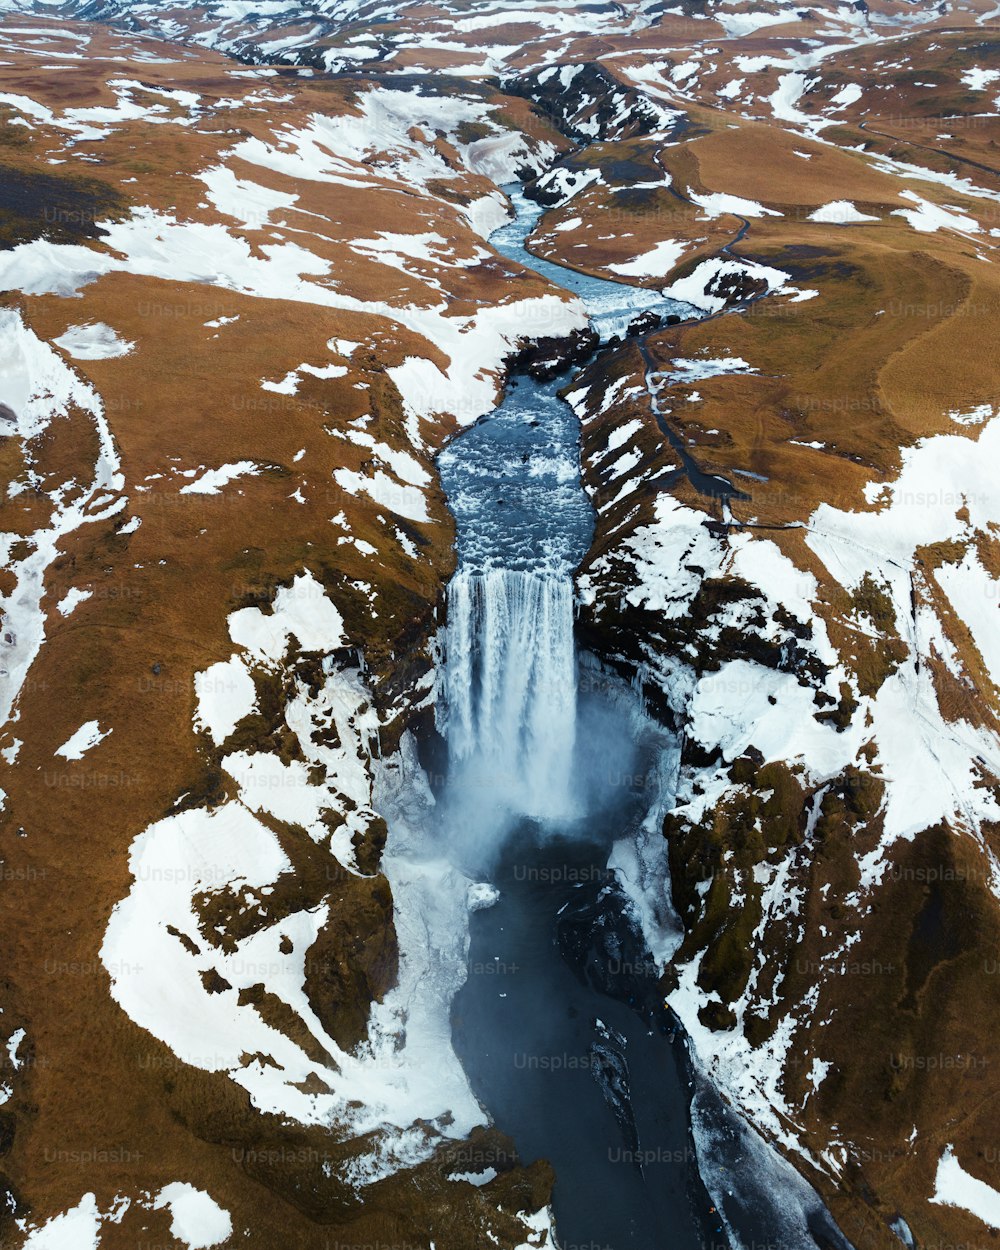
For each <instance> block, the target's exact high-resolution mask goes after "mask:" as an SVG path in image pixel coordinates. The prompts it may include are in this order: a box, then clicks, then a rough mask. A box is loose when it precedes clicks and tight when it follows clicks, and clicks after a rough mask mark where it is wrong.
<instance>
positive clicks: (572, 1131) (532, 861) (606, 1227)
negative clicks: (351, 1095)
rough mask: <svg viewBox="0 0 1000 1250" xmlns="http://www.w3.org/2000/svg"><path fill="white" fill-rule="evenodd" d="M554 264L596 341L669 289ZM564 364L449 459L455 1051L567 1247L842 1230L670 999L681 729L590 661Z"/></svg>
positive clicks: (515, 392)
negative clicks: (468, 912) (460, 969)
mask: <svg viewBox="0 0 1000 1250" xmlns="http://www.w3.org/2000/svg"><path fill="white" fill-rule="evenodd" d="M514 201H515V204H516V206H517V209H518V216H517V219H516V220H515V222H514V223H512V224H511V225H510V226H508V227H506V228H505V229H504V230H502V231H501V232H499V233H498V235H497V236H494V238H493V242H494V245H495V246H497V247H498V250H500V251H502V252H503V253H504V254H506V255H508V256H511V257H514V258H516V259H517V260H518V261H520V262H521V263H522V264H528V265H530V266H532V267H537V268H541V265H539V263H538V262H537V261H535V260H534V258H533V257H530V256H528V255H527V253H526V252H525V251H524V247H523V240H524V238H525V237H526V235H527V233H528V232H529V231H530V229H531V227H532V225H533V224H534V219H535V218H536V216H537V210H535V209H533V208H532V207H531V206H530V205H528V204H527V203H526V202H525V201H524V200H523V198H521V197H518V196H516V195H515V197H514ZM544 271H545V275H546V276H547V277H549V278H550V279H553V280H554V279H555V277H556V275H557V274H558V275H559V276H560V277H561V276H563V274H562V273H560V271H559V270H558V267H556V266H552V265H545V266H544ZM563 272H564V273H565V275H566V276H567V277H568V279H569V280H568V281H566V282H565V285H566V286H568V287H569V288H570V289H572V290H574V291H575V292H576V293H577V294H578V295H580V296H581V297H582V298H583V299H584V300H585V301H586V302H587V303H588V306H589V307H591V308H592V310H593V311H595V313H596V316H595V317H594V323H595V327H596V329H597V331H598V333H599V334H600V336H601V337H602V338H604V339H607V338H608V337H610V335H611V333H612V332H614V333H615V334H618V335H621V334H622V333H623V332H625V331H626V330H627V325H628V321H629V320H630V319H631V316H632V315H633V313H634V312H635V305H634V304H633V306H632V307H631V308H630V307H629V304H630V303H631V301H632V300H633V299H634V298H635V297H636V296H637V297H638V302H640V303H641V305H642V306H644V307H646V308H648V307H650V306H651V305H652V304H653V303H654V301H655V299H656V298H658V297H656V293H655V292H636V293H634V294H633V292H632V291H630V289H629V288H627V287H623V286H618V284H613V283H608V282H602V281H600V280H598V279H592V278H587V277H586V276H585V275H581V274H580V273H578V272H571V271H563ZM661 311H671V312H672V311H673V309H672V308H671V307H670V306H669V304H665V305H664V304H663V303H662V301H661ZM564 382H565V379H564V378H558V379H557V380H555V381H550V382H547V383H545V382H536V381H533V380H530V379H528V378H525V377H516V376H515V377H513V378H512V379H511V380H510V382H509V386H508V389H507V393H506V396H505V400H504V403H503V404H502V405H501V407H500V408H498V409H497V410H496V412H495V413H493V414H491V415H490V416H489V417H487V418H484V419H483V420H482V421H481V422H479V423H478V424H477V426H475V427H473V429H472V430H470V431H468V432H467V433H466V434H464V435H462V436H460V437H459V438H458V439H456V440H455V441H454V442H453V443H452V444H451V445H450V447H449V449H448V450H447V452H446V453H444V454H443V455H442V456H441V458H440V466H441V472H442V480H443V483H444V485H445V489H446V492H447V494H448V497H449V502H450V505H451V507H452V510H453V512H454V513H455V517H456V524H457V535H458V538H457V545H458V555H459V569H458V572H457V574H456V576H455V578H454V579H453V581H452V584H451V587H450V590H449V621H448V629H447V644H446V657H445V662H444V669H443V672H442V673H441V674H440V676H439V688H440V690H441V705H440V713H441V716H440V719H441V725H442V731H443V733H444V735H445V737H446V740H447V742H448V745H449V751H450V760H449V770H448V777H447V780H445V781H443V784H441V785H440V786H439V787H438V803H439V806H440V808H441V810H442V816H441V819H440V823H441V826H442V833H443V836H444V838H445V839H446V840H447V841H448V843H449V846H450V854H451V856H452V857H453V859H454V861H455V862H456V863H457V864H458V865H459V866H460V868H461V870H462V871H463V872H464V873H465V874H466V875H468V876H469V877H470V879H472V880H478V881H480V882H482V885H481V886H479V887H477V893H476V896H475V901H474V912H473V915H472V917H471V923H470V930H471V932H470V949H469V963H468V973H469V975H468V977H467V978H466V980H465V983H464V985H463V986H462V988H461V989H460V990H459V992H458V994H457V996H456V998H455V1002H454V1009H453V1028H454V1041H455V1045H456V1049H457V1051H458V1053H459V1056H460V1058H461V1059H462V1062H463V1064H464V1066H465V1068H466V1071H467V1073H468V1075H469V1078H470V1081H471V1083H472V1086H473V1089H474V1091H475V1092H476V1094H477V1096H478V1097H479V1099H480V1101H481V1102H482V1103H483V1105H484V1106H485V1107H486V1108H487V1110H488V1111H489V1112H490V1113H491V1116H492V1118H493V1119H494V1120H495V1122H496V1124H497V1126H498V1127H499V1128H500V1129H501V1130H503V1131H504V1132H505V1133H506V1134H508V1135H509V1136H510V1137H511V1138H512V1140H513V1141H514V1143H515V1145H516V1147H517V1149H518V1152H519V1155H520V1156H521V1158H522V1160H524V1161H528V1162H530V1161H531V1160H533V1159H537V1158H546V1159H548V1160H550V1161H551V1162H553V1163H554V1164H555V1168H556V1187H555V1194H554V1211H555V1218H556V1226H557V1231H558V1235H559V1237H560V1239H561V1240H563V1241H565V1243H566V1244H570V1245H577V1244H601V1245H605V1246H608V1247H613V1248H614V1250H653V1247H655V1246H657V1245H659V1244H660V1242H661V1240H662V1237H663V1236H664V1235H665V1234H666V1235H669V1236H670V1237H671V1240H672V1244H675V1245H677V1246H678V1247H691V1248H692V1250H693V1248H694V1247H696V1246H703V1245H706V1244H715V1245H720V1246H721V1245H724V1244H733V1245H741V1244H742V1245H746V1244H751V1243H756V1244H762V1243H765V1242H767V1241H768V1240H769V1239H771V1240H773V1239H774V1238H775V1235H776V1234H779V1235H780V1240H781V1243H782V1244H783V1245H786V1246H788V1247H799V1246H801V1247H803V1250H806V1248H808V1247H812V1246H815V1245H817V1244H819V1245H836V1246H846V1244H847V1243H846V1242H845V1241H844V1240H843V1238H842V1237H841V1236H840V1234H839V1232H838V1230H837V1229H836V1226H835V1225H834V1224H833V1222H832V1221H831V1219H830V1217H829V1215H828V1214H827V1213H826V1212H825V1211H824V1209H823V1207H822V1204H821V1203H820V1202H819V1201H818V1199H817V1198H816V1196H815V1194H813V1193H812V1191H811V1190H810V1189H809V1187H808V1186H807V1185H805V1183H804V1182H802V1181H801V1180H800V1178H798V1177H797V1176H796V1174H795V1173H794V1172H793V1171H792V1169H791V1168H790V1167H789V1166H788V1165H787V1164H786V1163H784V1161H783V1160H781V1159H780V1158H779V1157H778V1156H776V1155H775V1154H773V1152H772V1151H771V1150H770V1149H769V1148H768V1147H766V1146H765V1145H764V1143H763V1141H762V1140H761V1139H760V1138H758V1137H757V1136H756V1134H754V1133H753V1132H752V1131H751V1130H749V1129H748V1128H747V1127H746V1126H745V1125H743V1124H742V1123H741V1122H740V1121H739V1120H738V1119H737V1118H736V1117H735V1116H734V1115H733V1113H732V1112H731V1111H730V1110H729V1109H728V1108H727V1107H726V1105H725V1104H724V1103H723V1102H722V1100H720V1099H719V1098H718V1096H717V1095H716V1094H715V1092H714V1091H713V1090H712V1089H711V1087H710V1086H709V1085H708V1083H707V1082H706V1081H705V1080H704V1079H703V1078H702V1077H701V1076H699V1074H697V1073H696V1072H695V1071H694V1070H693V1068H692V1066H691V1063H690V1057H689V1053H688V1048H687V1044H686V1039H685V1038H684V1036H683V1032H682V1030H681V1029H680V1028H679V1025H678V1022H677V1020H676V1018H675V1017H674V1016H673V1014H672V1013H671V1012H670V1011H669V1010H667V1009H666V1008H665V1007H664V1005H663V995H662V992H661V988H660V975H661V973H662V970H663V960H664V959H665V958H666V957H667V956H668V955H669V952H670V950H671V949H673V948H676V945H677V942H678V941H679V940H680V935H679V934H675V935H672V934H671V928H672V920H671V916H670V914H669V899H668V896H669V886H668V884H667V881H666V872H665V856H666V843H665V842H664V841H663V840H662V835H661V833H660V829H659V825H660V823H661V822H662V819H663V813H664V810H665V809H666V808H668V807H669V806H670V802H671V787H672V784H673V768H674V767H675V763H676V747H675V746H674V740H673V738H672V736H671V734H670V733H668V732H667V731H665V730H663V729H661V728H659V727H658V726H657V725H656V723H655V722H653V721H651V720H649V719H648V718H647V716H646V714H645V712H644V710H643V709H642V707H641V704H640V702H639V699H638V697H637V695H636V694H635V692H633V691H632V690H631V689H630V688H629V687H628V686H627V685H626V684H625V683H624V682H622V681H620V680H619V679H617V678H615V677H613V676H609V675H607V674H603V673H602V672H601V669H600V666H599V665H597V667H595V666H594V662H593V661H588V663H587V666H586V667H585V668H584V669H580V668H578V664H579V661H578V659H577V656H576V643H575V638H574V626H573V620H572V616H573V609H572V603H571V594H570V593H569V592H570V591H571V585H572V582H571V579H572V573H573V570H574V568H575V567H576V566H577V565H578V564H579V563H580V560H581V559H582V558H583V555H584V554H585V552H586V549H587V546H588V544H589V542H590V540H591V533H592V513H591V510H590V506H589V504H588V503H587V501H586V499H585V497H584V496H583V494H582V492H581V489H580V465H579V431H578V426H577V423H576V421H575V419H574V418H573V417H572V416H571V414H570V410H569V408H568V406H566V405H565V404H564V403H562V402H561V401H560V400H559V399H558V397H557V391H558V389H559V387H560V385H562V384H564ZM609 865H610V866H609ZM630 895H631V897H629V896H630ZM642 920H645V922H646V923H645V924H642V923H641V921H642ZM647 937H649V938H651V939H652V940H653V942H654V944H655V945H656V946H657V947H658V950H657V956H654V954H653V952H652V951H651V949H650V947H649V946H648V945H647V942H646V938H647ZM692 1099H693V1100H694V1101H693V1104H692ZM485 1171H486V1173H487V1179H488V1175H489V1169H485Z"/></svg>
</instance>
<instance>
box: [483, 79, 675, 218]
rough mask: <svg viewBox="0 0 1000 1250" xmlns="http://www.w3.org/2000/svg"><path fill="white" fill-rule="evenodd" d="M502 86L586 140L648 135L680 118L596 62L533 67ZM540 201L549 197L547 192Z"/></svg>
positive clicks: (581, 139)
mask: <svg viewBox="0 0 1000 1250" xmlns="http://www.w3.org/2000/svg"><path fill="white" fill-rule="evenodd" d="M503 86H504V89H505V90H506V91H508V92H510V93H511V94H512V95H524V96H527V97H528V98H529V99H530V100H533V101H534V102H535V104H536V105H537V107H538V109H539V110H540V111H541V112H542V113H543V114H545V115H546V116H547V117H549V118H550V119H551V120H552V122H553V123H554V125H555V126H556V128H557V129H558V130H560V131H562V133H563V134H568V135H570V136H571V137H572V138H574V139H577V140H578V141H580V142H584V143H589V142H594V141H602V142H603V141H606V140H616V139H629V138H633V137H635V136H637V135H648V134H651V133H652V132H653V131H662V130H664V129H669V128H670V127H671V126H672V125H673V124H675V123H676V122H677V121H678V120H679V118H680V117H681V114H680V113H678V112H677V111H676V110H674V109H669V108H666V107H664V106H663V105H660V104H658V103H656V102H654V101H653V100H651V99H650V98H649V97H648V96H646V95H643V94H641V93H640V92H638V91H637V90H636V89H635V88H634V87H631V86H628V85H626V84H625V83H623V82H621V81H620V80H619V79H617V78H615V76H614V75H613V74H612V73H611V72H610V71H609V70H608V69H606V68H605V66H603V65H599V64H596V63H589V64H586V65H567V66H555V67H549V68H546V69H540V70H532V71H531V72H530V73H527V74H523V75H519V76H518V77H517V78H508V79H505V80H504V84H503ZM539 202H540V203H545V202H546V200H545V198H544V193H543V194H542V195H541V196H539Z"/></svg>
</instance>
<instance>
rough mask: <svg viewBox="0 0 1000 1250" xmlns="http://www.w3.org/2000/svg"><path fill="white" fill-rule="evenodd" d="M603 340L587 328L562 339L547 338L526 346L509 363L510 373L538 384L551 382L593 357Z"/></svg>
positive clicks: (507, 364)
mask: <svg viewBox="0 0 1000 1250" xmlns="http://www.w3.org/2000/svg"><path fill="white" fill-rule="evenodd" d="M599 342H600V337H599V335H598V334H597V332H596V331H595V330H593V329H591V327H590V326H586V327H585V328H584V329H582V330H575V331H574V332H573V333H572V334H569V335H565V336H563V337H559V338H553V337H549V336H544V337H542V338H539V339H533V340H532V341H531V342H530V343H527V344H525V346H524V347H522V348H521V349H520V350H519V351H518V352H517V353H516V354H515V355H513V356H508V357H507V361H506V366H507V370H508V372H509V373H527V374H528V376H529V377H532V378H534V379H535V381H536V382H551V381H552V379H553V378H557V377H559V375H560V374H561V373H565V372H566V370H567V369H568V368H569V367H570V365H579V364H583V363H584V361H586V360H589V359H590V357H591V356H592V355H593V354H594V351H595V350H596V348H597V345H598V343H599Z"/></svg>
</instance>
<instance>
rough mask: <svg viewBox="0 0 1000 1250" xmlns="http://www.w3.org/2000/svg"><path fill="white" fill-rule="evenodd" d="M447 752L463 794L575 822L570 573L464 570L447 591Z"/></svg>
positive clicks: (537, 816)
mask: <svg viewBox="0 0 1000 1250" xmlns="http://www.w3.org/2000/svg"><path fill="white" fill-rule="evenodd" d="M447 649H448V660H447V669H446V675H445V695H446V700H447V718H446V725H445V729H446V735H447V740H448V752H449V756H450V759H451V760H452V762H453V765H457V770H458V774H459V778H460V779H461V784H463V786H464V787H470V786H475V787H476V788H477V789H478V790H480V792H481V793H484V794H486V795H490V796H492V800H493V805H494V807H497V808H502V809H505V810H506V811H508V812H511V813H513V814H516V815H521V816H528V817H531V818H534V819H536V820H561V819H571V818H572V817H573V816H574V815H575V814H577V813H576V810H575V809H576V805H575V803H574V799H573V792H572V786H571V768H572V761H573V746H574V742H575V736H576V654H575V649H574V643H573V583H572V579H571V576H570V574H569V572H568V571H562V570H551V571H550V570H547V569H523V570H522V569H518V570H515V569H487V570H470V569H460V570H459V571H458V572H457V573H456V574H455V576H454V578H453V579H452V581H451V584H450V586H449V589H448V630H447Z"/></svg>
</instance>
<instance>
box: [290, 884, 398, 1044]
mask: <svg viewBox="0 0 1000 1250" xmlns="http://www.w3.org/2000/svg"><path fill="white" fill-rule="evenodd" d="M398 969H399V946H398V944H397V941H396V932H395V929H394V927H393V921H392V893H391V891H390V889H389V884H388V882H387V881H386V880H385V878H384V877H367V878H365V877H349V876H347V874H344V880H343V883H342V885H340V886H338V887H335V888H334V890H333V891H331V895H330V917H329V919H328V920H327V922H326V924H325V925H324V926H323V928H322V929H321V930H320V932H319V934H318V935H317V937H316V940H315V942H314V943H313V944H312V946H311V947H310V948H309V951H308V953H307V954H306V978H305V989H306V994H307V995H308V997H309V1001H310V1003H311V1004H312V1006H313V1010H314V1011H315V1012H316V1014H317V1015H318V1016H319V1018H320V1020H321V1021H322V1023H323V1027H324V1028H325V1029H326V1031H327V1032H328V1033H329V1034H330V1036H331V1037H332V1038H333V1039H334V1041H336V1042H337V1044H338V1045H339V1046H341V1047H342V1048H343V1049H344V1050H351V1049H352V1048H353V1047H354V1046H356V1045H357V1043H358V1042H360V1041H361V1040H362V1038H363V1037H364V1036H365V1035H366V1033H367V1031H368V1016H369V1012H370V1008H371V1004H372V1003H375V1002H381V1000H382V998H383V997H384V996H385V993H386V991H387V990H389V989H390V988H391V987H392V985H393V984H395V980H396V974H397V972H398Z"/></svg>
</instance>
